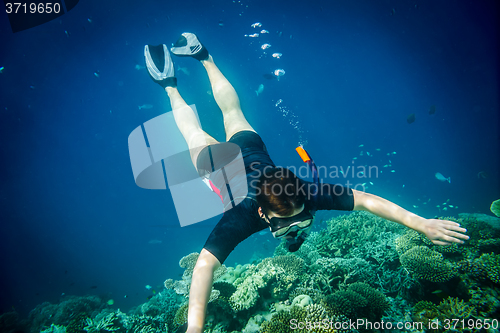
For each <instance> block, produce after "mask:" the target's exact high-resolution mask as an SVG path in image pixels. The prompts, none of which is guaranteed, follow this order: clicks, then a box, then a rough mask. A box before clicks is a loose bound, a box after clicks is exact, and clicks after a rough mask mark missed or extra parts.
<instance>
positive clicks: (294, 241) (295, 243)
mask: <svg viewBox="0 0 500 333" xmlns="http://www.w3.org/2000/svg"><path fill="white" fill-rule="evenodd" d="M295 150H296V151H297V153H299V156H300V157H301V158H302V161H304V163H307V165H309V168H310V169H311V172H312V176H313V183H314V184H313V187H312V189H311V188H310V191H311V190H312V191H313V193H312V194H311V192H309V195H312V197H313V201H314V207H316V204H317V201H318V192H319V176H318V168H316V164H315V163H314V161H313V159H312V158H311V155H309V154H308V153H307V151H306V150H305V149H304V148H303V147H302V146H298V147H297V148H295ZM312 214H313V215H314V212H312ZM308 235H309V233H307V232H306V231H302V232H301V233H300V235H299V236H298V237H295V238H291V239H287V241H286V243H285V247H286V248H287V250H288V252H295V251H297V250H298V249H299V248H300V246H301V245H302V244H303V243H304V241H305V240H306V237H307V236H308Z"/></svg>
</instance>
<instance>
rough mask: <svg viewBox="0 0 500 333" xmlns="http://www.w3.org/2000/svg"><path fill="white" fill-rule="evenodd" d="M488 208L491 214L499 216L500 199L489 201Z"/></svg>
mask: <svg viewBox="0 0 500 333" xmlns="http://www.w3.org/2000/svg"><path fill="white" fill-rule="evenodd" d="M490 210H491V212H492V213H493V214H495V215H496V216H498V217H500V199H498V200H495V201H493V202H492V203H491V206H490Z"/></svg>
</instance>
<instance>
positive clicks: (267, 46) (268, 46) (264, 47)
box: [260, 43, 271, 50]
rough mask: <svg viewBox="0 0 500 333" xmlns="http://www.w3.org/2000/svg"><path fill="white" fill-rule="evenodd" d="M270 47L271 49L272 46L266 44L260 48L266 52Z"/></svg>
mask: <svg viewBox="0 0 500 333" xmlns="http://www.w3.org/2000/svg"><path fill="white" fill-rule="evenodd" d="M270 47H271V44H267V43H266V44H263V45H262V46H261V47H260V48H261V49H263V50H265V49H268V48H270Z"/></svg>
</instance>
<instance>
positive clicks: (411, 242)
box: [395, 229, 424, 255]
mask: <svg viewBox="0 0 500 333" xmlns="http://www.w3.org/2000/svg"><path fill="white" fill-rule="evenodd" d="M395 243H396V251H398V253H399V255H402V254H404V253H405V252H406V251H408V250H409V249H411V248H412V247H415V246H419V245H423V244H424V243H423V241H422V236H421V235H420V234H419V233H418V232H416V231H415V230H413V229H408V230H406V232H405V233H404V234H403V235H401V236H400V237H398V238H396V240H395Z"/></svg>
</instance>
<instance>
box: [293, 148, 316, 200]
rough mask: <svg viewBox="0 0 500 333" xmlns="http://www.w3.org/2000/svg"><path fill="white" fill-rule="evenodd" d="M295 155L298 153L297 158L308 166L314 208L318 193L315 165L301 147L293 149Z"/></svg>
mask: <svg viewBox="0 0 500 333" xmlns="http://www.w3.org/2000/svg"><path fill="white" fill-rule="evenodd" d="M295 150H296V151H297V153H299V156H300V157H301V158H302V161H304V163H307V165H309V168H310V169H311V172H312V176H313V183H314V184H313V186H314V188H313V190H314V193H313V194H312V197H313V200H314V204H315V205H314V206H316V203H317V200H318V192H319V176H318V168H316V164H315V163H314V161H313V159H312V157H311V155H309V153H308V152H307V151H306V150H305V149H304V148H303V147H302V146H298V147H297V148H295ZM309 194H310V195H311V193H309Z"/></svg>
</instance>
